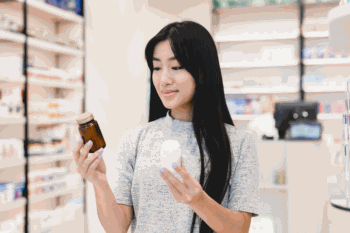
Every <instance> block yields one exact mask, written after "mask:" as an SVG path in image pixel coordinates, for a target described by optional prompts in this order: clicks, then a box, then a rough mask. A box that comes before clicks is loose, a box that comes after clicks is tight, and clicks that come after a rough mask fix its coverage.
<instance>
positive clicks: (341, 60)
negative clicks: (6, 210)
mask: <svg viewBox="0 0 350 233" xmlns="http://www.w3.org/2000/svg"><path fill="white" fill-rule="evenodd" d="M303 63H304V65H308V66H317V65H343V64H350V58H325V59H305V60H303Z"/></svg>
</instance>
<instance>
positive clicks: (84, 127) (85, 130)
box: [77, 112, 106, 153]
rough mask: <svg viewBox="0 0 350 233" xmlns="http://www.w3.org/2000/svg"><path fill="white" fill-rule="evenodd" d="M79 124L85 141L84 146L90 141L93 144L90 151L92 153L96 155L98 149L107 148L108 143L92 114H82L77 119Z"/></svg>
mask: <svg viewBox="0 0 350 233" xmlns="http://www.w3.org/2000/svg"><path fill="white" fill-rule="evenodd" d="M77 123H78V124H79V133H80V136H81V138H82V139H83V140H84V144H86V143H87V142H88V141H90V140H91V141H92V142H93V145H92V147H91V149H90V151H89V152H90V153H94V152H95V151H97V150H98V149H100V148H105V147H106V142H105V140H104V138H103V135H102V132H101V129H100V126H99V125H98V123H97V121H96V120H94V116H93V115H92V113H89V112H86V113H83V114H81V115H80V116H79V117H78V118H77Z"/></svg>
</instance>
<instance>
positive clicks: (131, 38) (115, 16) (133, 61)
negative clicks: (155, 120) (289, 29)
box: [85, 0, 211, 232]
mask: <svg viewBox="0 0 350 233" xmlns="http://www.w3.org/2000/svg"><path fill="white" fill-rule="evenodd" d="M162 2H163V1H161V0H133V1H130V0H115V1H112V0H105V1H103V4H101V1H92V0H87V1H86V4H85V12H86V16H85V18H86V36H85V38H86V41H85V42H86V106H87V109H86V111H90V112H92V113H93V114H94V116H95V119H96V120H97V121H98V123H99V125H100V127H101V131H102V132H103V135H104V138H105V140H106V143H107V147H106V149H105V152H104V153H103V157H104V160H105V162H106V164H107V175H108V176H112V175H113V173H114V172H116V171H115V170H113V167H111V166H109V165H108V164H111V161H113V154H112V153H113V152H114V151H115V150H116V148H117V145H118V142H119V139H120V137H121V135H122V134H123V132H124V131H125V130H126V129H129V128H133V127H135V126H136V125H138V124H143V123H146V122H147V121H148V113H147V106H146V101H147V73H148V67H147V63H146V61H145V59H144V49H145V46H146V44H147V42H148V41H149V39H151V38H152V37H153V36H154V35H155V34H156V33H158V31H159V30H160V29H162V28H163V27H164V26H165V25H167V24H168V23H170V22H173V21H179V20H181V18H183V19H193V20H195V21H197V22H199V23H201V24H202V25H203V26H204V27H206V28H207V29H208V30H209V31H210V3H211V1H209V0H194V1H188V0H187V1H186V0H181V1H173V2H174V3H175V2H176V4H175V5H176V6H177V7H178V8H174V7H168V8H167V7H164V5H163V4H162ZM188 2H191V4H189V3H188ZM150 5H151V7H150ZM181 6H182V7H181ZM159 8H160V9H161V10H159ZM174 9H175V10H174ZM167 12H168V13H167ZM176 14H179V16H180V17H181V18H177V15H176ZM87 205H88V206H87V208H88V209H87V211H88V224H89V232H104V230H103V228H102V225H101V224H100V222H99V219H98V216H97V208H96V202H95V195H94V191H93V187H92V185H91V184H88V195H87Z"/></svg>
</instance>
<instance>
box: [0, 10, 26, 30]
mask: <svg viewBox="0 0 350 233" xmlns="http://www.w3.org/2000/svg"><path fill="white" fill-rule="evenodd" d="M0 29H2V30H8V31H12V32H16V33H20V32H22V30H23V24H21V23H19V22H18V21H15V20H13V19H11V18H9V17H8V16H7V15H6V14H0Z"/></svg>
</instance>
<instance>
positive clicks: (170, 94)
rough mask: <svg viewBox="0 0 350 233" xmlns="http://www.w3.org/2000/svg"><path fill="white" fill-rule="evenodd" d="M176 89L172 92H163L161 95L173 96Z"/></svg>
mask: <svg viewBox="0 0 350 233" xmlns="http://www.w3.org/2000/svg"><path fill="white" fill-rule="evenodd" d="M177 92H178V91H173V92H169V93H166V94H165V93H164V94H163V95H164V96H165V97H170V96H173V95H175V94H176V93H177Z"/></svg>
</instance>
